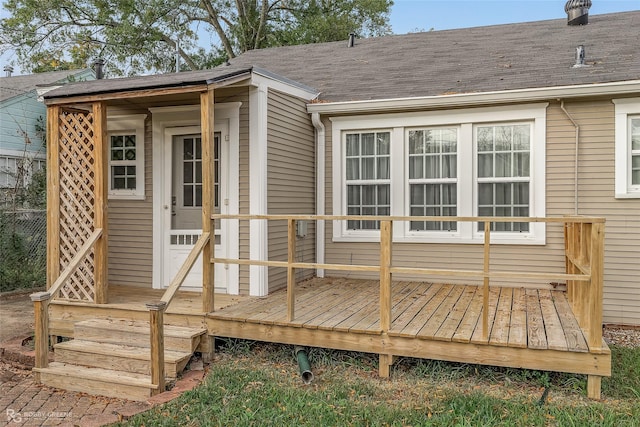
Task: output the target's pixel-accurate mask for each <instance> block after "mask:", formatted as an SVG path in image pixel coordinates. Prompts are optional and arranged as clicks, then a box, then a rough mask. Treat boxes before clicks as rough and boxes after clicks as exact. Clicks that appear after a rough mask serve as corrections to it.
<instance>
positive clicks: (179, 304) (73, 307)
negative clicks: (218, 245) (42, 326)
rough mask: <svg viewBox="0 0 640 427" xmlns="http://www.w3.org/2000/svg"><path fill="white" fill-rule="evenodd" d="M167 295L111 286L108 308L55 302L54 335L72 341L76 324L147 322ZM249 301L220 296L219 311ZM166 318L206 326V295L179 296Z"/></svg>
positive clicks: (52, 308) (160, 291)
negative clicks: (98, 320)
mask: <svg viewBox="0 0 640 427" xmlns="http://www.w3.org/2000/svg"><path fill="white" fill-rule="evenodd" d="M164 293H165V290H164V289H151V288H143V287H133V286H121V285H109V294H108V303H107V304H95V303H89V302H79V301H67V300H64V299H54V300H52V301H51V302H50V304H49V311H50V326H49V328H50V333H51V334H52V335H60V336H66V337H72V336H73V324H74V323H75V322H79V321H83V320H89V319H93V318H123V319H131V320H140V321H147V320H148V317H149V315H148V312H149V310H148V309H147V307H146V306H145V304H147V303H150V302H154V301H159V300H160V299H161V298H162V296H163V294H164ZM247 299H248V297H246V296H240V295H227V294H216V295H215V308H216V310H221V309H223V308H224V307H228V306H230V305H233V304H237V303H239V302H241V301H244V300H247ZM165 317H166V320H167V323H168V324H171V325H175V326H200V325H204V318H205V313H204V312H203V311H202V294H201V293H200V292H189V291H178V292H176V294H175V297H174V298H173V300H172V301H171V304H170V305H169V306H168V307H167V310H166V312H165Z"/></svg>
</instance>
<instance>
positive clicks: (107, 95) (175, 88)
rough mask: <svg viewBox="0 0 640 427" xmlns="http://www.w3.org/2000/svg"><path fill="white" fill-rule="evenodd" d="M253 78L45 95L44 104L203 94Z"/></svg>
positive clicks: (241, 73)
mask: <svg viewBox="0 0 640 427" xmlns="http://www.w3.org/2000/svg"><path fill="white" fill-rule="evenodd" d="M250 77H251V69H246V70H242V71H239V72H235V73H231V74H227V75H224V76H220V77H216V78H212V79H202V80H200V81H189V82H184V83H177V84H165V85H157V86H153V85H150V86H145V87H142V88H127V89H115V90H106V91H103V92H94V93H86V94H74V95H70V96H56V95H55V93H54V94H53V95H52V96H50V97H47V95H46V94H45V95H44V98H45V100H44V103H45V104H46V105H51V104H70V103H72V104H78V103H84V102H94V101H109V100H115V99H127V98H143V97H149V96H162V95H171V94H179V93H193V92H203V91H206V90H208V89H215V88H220V87H225V86H230V85H234V84H237V83H238V82H241V81H244V80H247V79H248V78H250Z"/></svg>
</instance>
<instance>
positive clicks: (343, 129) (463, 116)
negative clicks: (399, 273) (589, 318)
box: [332, 104, 547, 244]
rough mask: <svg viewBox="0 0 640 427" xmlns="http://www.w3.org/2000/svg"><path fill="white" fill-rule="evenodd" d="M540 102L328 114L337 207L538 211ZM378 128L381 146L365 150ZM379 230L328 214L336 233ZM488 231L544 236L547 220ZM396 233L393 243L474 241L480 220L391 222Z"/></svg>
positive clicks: (500, 237) (383, 211) (372, 211)
mask: <svg viewBox="0 0 640 427" xmlns="http://www.w3.org/2000/svg"><path fill="white" fill-rule="evenodd" d="M546 107H547V104H534V105H523V106H511V107H489V108H477V109H460V110H455V111H436V112H427V113H408V114H385V115H377V116H360V117H340V118H333V119H332V121H333V125H332V127H333V129H332V130H333V135H334V136H333V142H332V144H333V150H332V153H333V178H334V184H333V191H334V194H333V213H334V215H345V214H349V215H392V216H396V215H397V216H436V217H437V216H462V217H471V216H497V217H500V216H502V217H504V216H509V217H518V216H522V217H544V216H545V214H546V206H545V185H546V181H545V144H546V139H545V134H546V130H545V121H546ZM372 125H375V126H376V127H375V128H374V127H372ZM378 127H382V128H383V129H389V130H385V131H379V130H375V129H376V128H378ZM380 135H384V144H382V145H381V146H382V147H385V148H384V149H383V150H379V151H376V150H378V148H377V147H378V146H377V145H376V144H374V143H373V142H365V144H370V148H367V147H368V146H367V147H365V148H363V141H378V140H379V139H380ZM387 146H388V147H389V149H388V151H387V149H386V147H387ZM363 150H364V151H363ZM345 223H346V224H345ZM378 228H379V224H376V223H375V222H373V221H372V222H367V221H334V228H333V239H334V240H335V241H353V242H365V241H367V242H373V241H377V240H378V239H379V232H378ZM492 231H495V233H493V234H492V241H494V242H497V243H528V244H544V243H545V225H544V223H527V222H522V223H493V224H492ZM393 234H394V241H399V242H402V241H405V242H434V243H436V242H459V243H481V242H482V240H483V234H484V224H482V223H471V222H459V223H457V222H455V221H402V222H400V221H396V222H394V231H393Z"/></svg>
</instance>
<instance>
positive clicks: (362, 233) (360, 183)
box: [341, 129, 392, 238]
mask: <svg viewBox="0 0 640 427" xmlns="http://www.w3.org/2000/svg"><path fill="white" fill-rule="evenodd" d="M363 133H373V134H374V135H376V136H377V135H378V134H379V133H389V137H390V138H391V133H392V132H391V130H390V129H372V130H368V129H367V130H363V131H352V132H344V133H343V138H344V141H343V144H342V154H341V156H342V158H343V165H344V166H343V167H344V168H345V181H344V186H345V187H344V188H345V191H344V194H343V206H345V212H346V211H347V207H348V201H347V198H348V191H346V189H347V187H348V186H349V185H358V186H363V185H375V186H377V185H389V187H390V188H389V191H391V170H389V178H388V179H357V180H347V178H346V150H347V144H346V136H347V134H358V135H360V138H362V134H363ZM389 149H391V147H389ZM374 157H375V158H376V159H377V157H378V155H377V153H376V155H375V156H374ZM361 158H362V156H359V159H361ZM376 167H377V166H376ZM389 168H390V169H391V154H389ZM361 173H362V171H360V175H361ZM390 209H391V207H390ZM341 223H342V224H341V225H342V227H343V229H342V234H344V235H353V236H369V237H373V238H376V237H377V236H379V235H380V233H379V230H372V229H349V228H348V222H347V221H341Z"/></svg>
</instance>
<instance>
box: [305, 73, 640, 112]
mask: <svg viewBox="0 0 640 427" xmlns="http://www.w3.org/2000/svg"><path fill="white" fill-rule="evenodd" d="M637 93H640V80H627V81H622V82H612V83H595V84H586V85H572V86H556V87H543V88H528V89H515V90H505V91H492V92H475V93H460V94H451V95H437V96H424V97H415V98H396V99H378V100H368V101H346V102H326V103H323V102H319V103H311V104H307V111H308V112H309V113H320V114H347V113H372V112H382V111H392V110H421V109H427V108H446V107H463V106H474V105H486V104H491V105H496V104H511V103H514V102H533V101H543V100H550V99H566V98H581V97H589V96H607V95H627V94H637Z"/></svg>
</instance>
